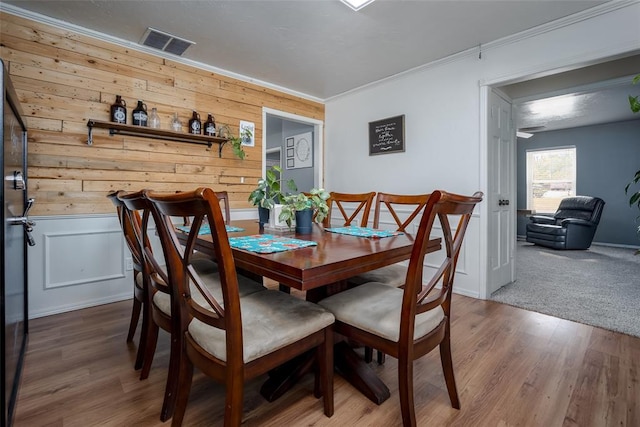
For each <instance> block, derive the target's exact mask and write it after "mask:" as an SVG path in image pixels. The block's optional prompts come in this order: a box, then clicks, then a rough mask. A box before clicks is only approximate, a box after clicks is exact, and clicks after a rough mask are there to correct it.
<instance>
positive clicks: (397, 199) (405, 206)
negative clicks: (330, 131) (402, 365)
mask: <svg viewBox="0 0 640 427" xmlns="http://www.w3.org/2000/svg"><path fill="white" fill-rule="evenodd" d="M429 196H430V195H429V194H392V193H378V195H377V196H376V206H375V211H374V214H373V228H381V223H382V222H383V221H385V220H386V219H381V218H382V213H383V212H382V211H383V209H386V210H387V211H388V215H389V216H390V217H391V218H392V219H393V223H392V224H393V225H392V226H391V227H392V228H395V231H401V232H407V228H408V227H409V226H410V225H412V224H413V221H414V220H415V219H416V218H417V217H418V215H419V214H420V213H421V212H422V210H423V209H424V207H425V206H426V203H427V200H429ZM386 221H388V220H386ZM389 222H390V221H389ZM385 228H388V227H385ZM406 275H407V267H406V265H405V263H402V262H400V263H396V264H392V265H388V266H385V267H381V268H378V269H375V270H371V271H367V272H365V273H361V274H359V275H357V276H354V277H351V278H350V279H349V285H350V286H361V285H363V284H365V283H371V282H376V283H384V284H386V285H388V286H395V287H398V286H402V285H403V284H404V280H405V277H406ZM372 359H373V353H372V351H371V348H370V347H366V346H365V354H364V360H365V361H366V362H367V363H369V362H371V360H372ZM377 359H378V363H379V364H383V363H384V353H382V352H380V351H379V352H378V357H377Z"/></svg>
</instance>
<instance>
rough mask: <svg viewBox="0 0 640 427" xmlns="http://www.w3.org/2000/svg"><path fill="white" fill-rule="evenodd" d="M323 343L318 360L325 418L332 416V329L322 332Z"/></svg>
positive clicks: (319, 349)
mask: <svg viewBox="0 0 640 427" xmlns="http://www.w3.org/2000/svg"><path fill="white" fill-rule="evenodd" d="M324 331H325V332H324V343H322V344H321V345H320V346H319V347H318V351H319V359H320V363H319V366H320V382H321V383H322V396H323V400H324V414H325V415H326V416H327V417H331V416H332V415H333V410H334V408H333V329H332V328H331V327H328V328H325V330H324Z"/></svg>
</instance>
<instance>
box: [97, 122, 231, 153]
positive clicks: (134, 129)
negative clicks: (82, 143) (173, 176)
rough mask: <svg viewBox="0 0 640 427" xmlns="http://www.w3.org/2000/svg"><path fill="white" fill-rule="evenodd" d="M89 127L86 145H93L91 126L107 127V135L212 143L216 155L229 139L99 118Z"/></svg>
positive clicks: (209, 144)
mask: <svg viewBox="0 0 640 427" xmlns="http://www.w3.org/2000/svg"><path fill="white" fill-rule="evenodd" d="M87 127H88V128H89V138H88V139H87V144H88V145H93V128H101V129H109V135H116V134H117V135H127V136H137V137H141V138H152V139H161V140H165V141H178V142H188V143H190V144H201V145H206V146H207V147H208V148H211V146H212V145H213V144H218V157H222V147H224V144H226V143H227V141H229V140H228V139H227V138H219V137H217V136H207V135H193V134H189V133H184V132H175V131H172V130H165V129H154V128H150V127H146V126H133V125H125V124H121V123H113V122H101V121H99V120H91V119H90V120H88V121H87Z"/></svg>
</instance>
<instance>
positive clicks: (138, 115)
mask: <svg viewBox="0 0 640 427" xmlns="http://www.w3.org/2000/svg"><path fill="white" fill-rule="evenodd" d="M132 117H133V121H132V122H131V123H132V124H133V125H135V126H147V118H148V115H147V104H145V103H144V102H142V101H140V100H138V105H137V106H136V108H135V109H134V110H133V114H132Z"/></svg>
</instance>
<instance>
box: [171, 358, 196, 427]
mask: <svg viewBox="0 0 640 427" xmlns="http://www.w3.org/2000/svg"><path fill="white" fill-rule="evenodd" d="M192 380H193V364H192V363H191V361H190V360H189V358H188V357H187V356H186V355H185V357H183V358H182V361H181V363H180V368H179V372H178V387H177V390H176V404H175V410H174V411H173V418H172V419H171V427H180V426H181V425H182V420H183V419H184V414H185V412H186V411H187V404H188V403H189V392H190V391H191V381H192Z"/></svg>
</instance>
